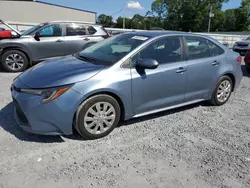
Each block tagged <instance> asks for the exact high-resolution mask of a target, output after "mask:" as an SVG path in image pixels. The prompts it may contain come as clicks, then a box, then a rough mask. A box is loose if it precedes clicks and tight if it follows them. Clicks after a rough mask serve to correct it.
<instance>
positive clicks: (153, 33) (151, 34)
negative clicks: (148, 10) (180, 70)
mask: <svg viewBox="0 0 250 188" xmlns="http://www.w3.org/2000/svg"><path fill="white" fill-rule="evenodd" d="M132 33H134V34H135V35H142V36H147V37H150V38H154V37H159V36H166V35H182V36H194V37H195V36H197V37H205V38H209V37H207V36H206V35H200V34H193V33H188V32H181V31H137V32H132Z"/></svg>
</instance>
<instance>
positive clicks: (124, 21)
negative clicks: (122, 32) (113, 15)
mask: <svg viewBox="0 0 250 188" xmlns="http://www.w3.org/2000/svg"><path fill="white" fill-rule="evenodd" d="M125 8H126V7H123V29H125V27H126V20H125Z"/></svg>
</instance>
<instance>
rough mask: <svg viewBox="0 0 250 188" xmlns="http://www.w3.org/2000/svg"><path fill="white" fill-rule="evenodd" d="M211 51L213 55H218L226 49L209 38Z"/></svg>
mask: <svg viewBox="0 0 250 188" xmlns="http://www.w3.org/2000/svg"><path fill="white" fill-rule="evenodd" d="M207 42H208V46H209V52H210V55H211V56H218V55H221V54H223V53H224V50H223V49H221V48H220V47H219V46H217V45H216V44H215V43H213V42H212V41H210V40H208V41H207Z"/></svg>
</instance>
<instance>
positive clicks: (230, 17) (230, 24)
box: [224, 9, 237, 31]
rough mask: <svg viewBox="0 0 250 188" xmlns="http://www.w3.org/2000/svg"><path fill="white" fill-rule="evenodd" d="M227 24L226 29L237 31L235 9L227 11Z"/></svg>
mask: <svg viewBox="0 0 250 188" xmlns="http://www.w3.org/2000/svg"><path fill="white" fill-rule="evenodd" d="M225 18H226V20H225V24H224V30H225V31H237V29H236V16H235V9H228V10H226V11H225Z"/></svg>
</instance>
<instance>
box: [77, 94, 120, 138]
mask: <svg viewBox="0 0 250 188" xmlns="http://www.w3.org/2000/svg"><path fill="white" fill-rule="evenodd" d="M120 116H121V110H120V106H119V103H118V102H117V101H116V100H115V99H114V98H113V97H111V96H109V95H104V94H101V95H96V96H93V97H91V98H89V99H87V100H86V101H85V102H83V103H82V104H81V105H80V106H79V108H78V110H77V112H76V123H75V128H76V130H77V131H78V132H79V133H80V134H81V135H82V136H83V137H85V138H87V139H98V138H101V137H104V136H106V135H108V134H109V133H110V132H112V130H113V129H114V128H115V127H116V126H117V125H118V123H119V120H120Z"/></svg>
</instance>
